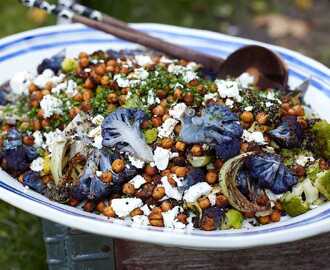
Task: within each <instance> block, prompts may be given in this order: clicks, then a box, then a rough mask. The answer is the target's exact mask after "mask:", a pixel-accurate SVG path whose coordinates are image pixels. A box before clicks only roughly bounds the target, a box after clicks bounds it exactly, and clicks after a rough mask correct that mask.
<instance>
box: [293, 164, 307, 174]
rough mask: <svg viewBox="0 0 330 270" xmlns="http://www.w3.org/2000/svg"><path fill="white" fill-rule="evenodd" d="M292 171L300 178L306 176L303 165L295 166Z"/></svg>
mask: <svg viewBox="0 0 330 270" xmlns="http://www.w3.org/2000/svg"><path fill="white" fill-rule="evenodd" d="M292 170H293V172H294V174H295V175H296V176H298V177H302V176H304V175H305V168H304V167H303V166H301V165H294V166H293V168H292Z"/></svg>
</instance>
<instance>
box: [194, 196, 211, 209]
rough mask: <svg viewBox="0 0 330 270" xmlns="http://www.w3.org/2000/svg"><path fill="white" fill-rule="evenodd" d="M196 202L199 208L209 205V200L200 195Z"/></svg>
mask: <svg viewBox="0 0 330 270" xmlns="http://www.w3.org/2000/svg"><path fill="white" fill-rule="evenodd" d="M197 203H198V205H199V207H200V208H202V209H206V208H209V207H210V206H211V203H210V200H209V199H208V198H207V197H201V198H199V199H198V200H197Z"/></svg>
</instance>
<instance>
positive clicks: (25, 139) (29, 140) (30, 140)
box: [23, 135, 34, 145]
mask: <svg viewBox="0 0 330 270" xmlns="http://www.w3.org/2000/svg"><path fill="white" fill-rule="evenodd" d="M23 143H24V144H26V145H33V143H34V138H33V136H27V135H26V136H23Z"/></svg>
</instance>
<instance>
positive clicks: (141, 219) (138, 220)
mask: <svg viewBox="0 0 330 270" xmlns="http://www.w3.org/2000/svg"><path fill="white" fill-rule="evenodd" d="M132 221H133V224H134V225H138V226H148V225H149V224H150V223H149V219H148V217H146V216H143V215H138V216H134V217H132Z"/></svg>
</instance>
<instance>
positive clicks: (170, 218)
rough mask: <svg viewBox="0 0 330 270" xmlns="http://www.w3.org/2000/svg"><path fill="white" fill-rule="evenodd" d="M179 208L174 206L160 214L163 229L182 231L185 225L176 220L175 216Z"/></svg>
mask: <svg viewBox="0 0 330 270" xmlns="http://www.w3.org/2000/svg"><path fill="white" fill-rule="evenodd" d="M180 210H181V208H180V207H179V206H175V207H174V208H172V209H171V210H168V211H166V212H162V216H163V220H164V227H165V228H171V229H184V228H185V227H186V225H185V224H183V223H182V222H180V221H178V220H177V218H176V217H177V215H178V214H179V212H180Z"/></svg>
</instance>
